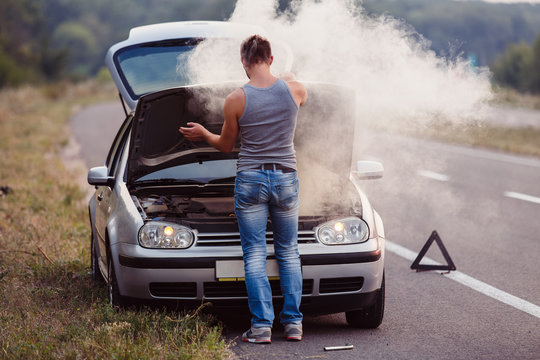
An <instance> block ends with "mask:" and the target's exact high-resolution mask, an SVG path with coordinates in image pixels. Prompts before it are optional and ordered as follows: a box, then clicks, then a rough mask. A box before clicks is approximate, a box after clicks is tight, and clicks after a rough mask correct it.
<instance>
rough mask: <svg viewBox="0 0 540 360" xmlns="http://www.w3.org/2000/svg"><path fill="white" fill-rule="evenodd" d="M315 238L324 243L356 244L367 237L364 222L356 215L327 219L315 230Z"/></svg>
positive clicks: (367, 231)
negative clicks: (327, 220)
mask: <svg viewBox="0 0 540 360" xmlns="http://www.w3.org/2000/svg"><path fill="white" fill-rule="evenodd" d="M315 233H316V236H317V239H318V240H319V241H320V242H322V243H323V244H325V245H342V244H356V243H361V242H364V241H366V240H367V239H368V237H369V227H368V225H367V224H366V222H365V221H364V220H362V219H359V218H357V217H348V218H346V219H339V220H333V221H329V222H327V223H324V224H322V225H320V226H318V227H317V228H316V230H315Z"/></svg>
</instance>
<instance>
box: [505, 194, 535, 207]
mask: <svg viewBox="0 0 540 360" xmlns="http://www.w3.org/2000/svg"><path fill="white" fill-rule="evenodd" d="M504 196H506V197H509V198H513V199H518V200H523V201H528V202H532V203H535V204H540V197H536V196H532V195H527V194H522V193H518V192H513V191H505V192H504Z"/></svg>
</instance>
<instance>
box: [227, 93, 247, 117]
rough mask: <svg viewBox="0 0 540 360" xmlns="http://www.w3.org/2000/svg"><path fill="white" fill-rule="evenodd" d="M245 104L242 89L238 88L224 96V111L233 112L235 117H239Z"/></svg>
mask: <svg viewBox="0 0 540 360" xmlns="http://www.w3.org/2000/svg"><path fill="white" fill-rule="evenodd" d="M245 104H246V95H245V94H244V90H242V89H241V88H238V89H236V90H234V91H233V92H231V93H230V94H229V95H227V97H226V98H225V106H224V108H225V112H226V113H231V114H235V115H236V116H237V117H240V116H241V115H242V113H243V112H244V106H245Z"/></svg>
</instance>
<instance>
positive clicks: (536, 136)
mask: <svg viewBox="0 0 540 360" xmlns="http://www.w3.org/2000/svg"><path fill="white" fill-rule="evenodd" d="M411 134H412V135H415V136H421V137H424V138H429V139H435V140H440V141H445V142H450V143H457V144H462V145H467V146H474V147H481V148H487V149H494V150H500V151H506V152H509V153H514V154H519V155H529V156H540V129H539V128H534V127H522V128H509V127H502V126H493V125H487V124H480V123H473V124H452V123H450V122H437V123H434V124H431V126H428V127H423V128H422V129H417V130H412V131H411Z"/></svg>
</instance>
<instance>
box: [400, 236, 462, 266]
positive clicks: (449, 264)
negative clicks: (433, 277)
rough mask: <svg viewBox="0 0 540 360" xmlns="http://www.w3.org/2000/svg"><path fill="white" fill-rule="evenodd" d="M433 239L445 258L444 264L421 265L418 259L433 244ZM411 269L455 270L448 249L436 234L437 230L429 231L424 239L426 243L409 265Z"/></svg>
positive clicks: (420, 258)
mask: <svg viewBox="0 0 540 360" xmlns="http://www.w3.org/2000/svg"><path fill="white" fill-rule="evenodd" d="M433 241H435V242H436V243H437V245H438V246H439V249H441V252H442V254H443V256H444V259H445V260H446V265H421V264H420V261H421V260H422V259H423V258H424V256H425V255H426V253H427V251H428V249H429V247H430V246H431V244H433ZM411 269H413V270H416V271H420V270H447V271H452V270H456V265H454V262H453V261H452V258H451V257H450V255H449V254H448V251H447V250H446V248H445V247H444V244H443V242H442V240H441V238H440V237H439V234H437V231H433V232H432V233H431V236H430V237H429V239H428V241H426V244H425V245H424V247H423V248H422V250H420V252H419V253H418V256H417V257H416V259H415V260H414V261H413V263H412V265H411Z"/></svg>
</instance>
